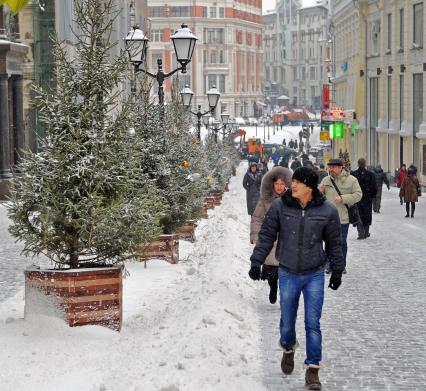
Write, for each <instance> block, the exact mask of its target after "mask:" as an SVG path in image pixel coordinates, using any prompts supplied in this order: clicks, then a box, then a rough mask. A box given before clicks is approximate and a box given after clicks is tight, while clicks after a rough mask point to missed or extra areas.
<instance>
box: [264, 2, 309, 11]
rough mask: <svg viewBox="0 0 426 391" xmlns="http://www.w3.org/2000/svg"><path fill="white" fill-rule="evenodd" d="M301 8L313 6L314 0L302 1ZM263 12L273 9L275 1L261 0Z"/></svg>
mask: <svg viewBox="0 0 426 391" xmlns="http://www.w3.org/2000/svg"><path fill="white" fill-rule="evenodd" d="M302 4H303V6H308V5H314V4H315V0H302ZM262 5H263V11H267V10H270V9H273V8H274V7H275V0H263V3H262Z"/></svg>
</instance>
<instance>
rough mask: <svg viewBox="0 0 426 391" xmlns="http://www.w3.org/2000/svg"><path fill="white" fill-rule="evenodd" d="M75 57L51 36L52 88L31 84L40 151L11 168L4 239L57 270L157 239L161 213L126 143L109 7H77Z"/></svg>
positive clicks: (87, 0) (121, 61) (118, 256)
mask: <svg viewBox="0 0 426 391" xmlns="http://www.w3.org/2000/svg"><path fill="white" fill-rule="evenodd" d="M74 4H75V16H76V24H77V26H78V28H77V31H78V32H79V33H78V34H76V35H75V38H76V45H75V54H74V56H73V58H72V59H69V58H68V56H67V51H66V49H65V48H64V47H63V46H62V45H61V43H60V42H58V40H57V38H55V39H54V57H55V60H56V72H55V75H56V80H55V82H56V89H55V91H50V90H47V89H43V88H40V87H36V88H35V91H36V98H35V101H34V105H35V107H36V108H37V109H38V111H39V113H40V118H41V121H43V123H44V124H45V126H46V135H45V138H44V139H42V140H40V145H41V152H39V153H38V154H34V153H31V152H28V153H26V154H25V156H23V159H22V161H21V163H20V164H19V166H18V167H17V169H16V171H15V178H14V187H13V191H12V197H11V203H10V205H9V216H10V218H11V221H12V224H11V226H10V232H11V233H12V234H13V235H14V236H16V237H17V239H18V240H19V241H22V242H23V243H24V253H25V254H26V255H37V254H40V253H42V254H45V255H46V256H47V257H49V258H50V259H51V260H52V261H54V262H56V263H57V264H58V265H59V266H60V267H70V268H77V267H81V266H84V265H89V264H90V265H93V264H112V263H116V262H119V261H122V260H123V259H125V258H127V257H129V256H132V254H133V252H134V250H135V248H136V246H137V245H139V244H143V243H147V242H149V241H150V240H151V239H152V238H153V237H154V236H156V235H157V234H158V230H159V219H160V216H161V212H162V210H163V206H162V203H161V199H160V197H159V195H158V192H157V190H156V188H155V187H154V186H152V184H151V183H150V178H149V177H148V176H147V175H146V173H145V172H143V171H142V170H141V168H140V162H139V160H143V159H148V158H149V157H148V156H146V154H144V153H143V152H142V151H139V153H138V154H135V152H136V148H135V147H134V143H133V141H132V140H130V139H129V137H130V136H129V128H130V127H131V120H132V118H133V116H132V113H131V109H130V107H131V106H130V105H128V104H127V102H125V101H122V100H121V99H120V98H121V93H120V86H121V81H122V77H123V76H124V75H125V74H126V66H127V64H126V62H127V60H126V56H124V55H123V56H120V57H118V58H112V57H111V48H112V47H113V46H114V45H115V44H114V43H111V42H110V35H111V31H112V23H113V20H114V18H115V17H116V16H117V15H118V11H117V10H115V9H113V0H106V1H105V0H77V1H75V3H74Z"/></svg>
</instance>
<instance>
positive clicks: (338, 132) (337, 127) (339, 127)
mask: <svg viewBox="0 0 426 391" xmlns="http://www.w3.org/2000/svg"><path fill="white" fill-rule="evenodd" d="M344 136H345V124H344V123H343V122H342V121H339V122H335V123H334V124H333V138H334V139H339V138H343V137H344Z"/></svg>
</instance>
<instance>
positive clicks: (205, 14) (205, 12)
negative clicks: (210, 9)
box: [201, 6, 207, 18]
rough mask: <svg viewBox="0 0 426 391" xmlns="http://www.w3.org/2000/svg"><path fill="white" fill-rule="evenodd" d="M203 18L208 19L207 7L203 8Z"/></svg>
mask: <svg viewBox="0 0 426 391" xmlns="http://www.w3.org/2000/svg"><path fill="white" fill-rule="evenodd" d="M201 13H202V14H201V16H202V17H203V18H207V7H204V6H203V7H201Z"/></svg>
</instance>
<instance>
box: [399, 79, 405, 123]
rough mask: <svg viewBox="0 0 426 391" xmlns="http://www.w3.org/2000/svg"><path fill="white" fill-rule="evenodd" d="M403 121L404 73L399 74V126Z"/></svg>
mask: <svg viewBox="0 0 426 391" xmlns="http://www.w3.org/2000/svg"><path fill="white" fill-rule="evenodd" d="M402 121H404V75H400V76H399V128H400V129H401V125H402Z"/></svg>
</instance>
